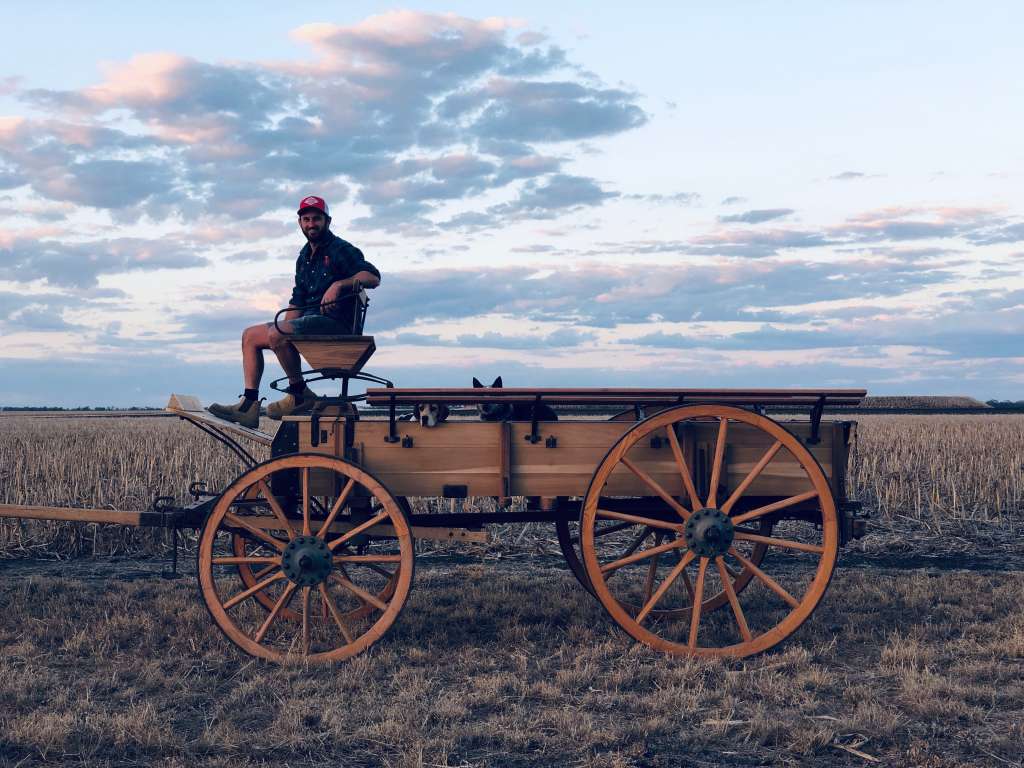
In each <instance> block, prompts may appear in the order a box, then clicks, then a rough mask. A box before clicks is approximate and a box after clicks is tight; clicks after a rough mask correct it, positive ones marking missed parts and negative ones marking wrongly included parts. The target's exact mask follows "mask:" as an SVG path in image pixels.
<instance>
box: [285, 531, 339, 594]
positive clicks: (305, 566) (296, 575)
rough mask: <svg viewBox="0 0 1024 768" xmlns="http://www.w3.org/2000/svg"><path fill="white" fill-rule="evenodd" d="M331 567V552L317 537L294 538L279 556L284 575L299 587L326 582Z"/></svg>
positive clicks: (313, 585)
mask: <svg viewBox="0 0 1024 768" xmlns="http://www.w3.org/2000/svg"><path fill="white" fill-rule="evenodd" d="M332 566H333V555H332V552H331V550H330V549H328V548H327V543H326V542H325V541H324V540H323V539H321V538H319V537H317V536H296V537H295V538H294V539H292V540H291V541H290V542H288V546H286V547H285V549H284V553H283V554H282V555H281V569H282V570H283V571H284V575H285V576H286V577H287V578H288V580H289V581H291V582H292V583H293V584H296V585H298V586H300V587H315V586H316V585H317V584H319V583H321V582H323V581H326V580H327V577H328V575H330V573H331V567H332Z"/></svg>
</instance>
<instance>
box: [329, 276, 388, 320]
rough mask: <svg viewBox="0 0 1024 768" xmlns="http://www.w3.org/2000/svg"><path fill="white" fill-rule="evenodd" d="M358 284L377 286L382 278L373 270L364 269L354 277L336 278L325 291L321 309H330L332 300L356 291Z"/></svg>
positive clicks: (361, 285) (369, 286) (365, 286)
mask: <svg viewBox="0 0 1024 768" xmlns="http://www.w3.org/2000/svg"><path fill="white" fill-rule="evenodd" d="M357 285H358V286H359V287H360V288H376V287H377V286H378V285H380V278H379V277H378V276H377V275H375V274H373V272H367V271H366V270H362V271H360V272H356V273H355V274H354V275H352V277H346V278H344V279H343V280H335V281H334V282H333V283H331V286H330V287H329V288H328V289H327V290H326V291H324V298H323V301H321V302H320V311H321V312H326V311H328V310H329V309H330V308H331V304H332V302H335V301H337V300H338V299H339V298H341V297H342V296H344V295H346V294H349V293H354V292H355V291H356V286H357Z"/></svg>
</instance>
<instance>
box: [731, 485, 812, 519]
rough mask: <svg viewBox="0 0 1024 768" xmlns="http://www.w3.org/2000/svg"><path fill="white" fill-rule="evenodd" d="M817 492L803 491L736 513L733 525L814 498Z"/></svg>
mask: <svg viewBox="0 0 1024 768" xmlns="http://www.w3.org/2000/svg"><path fill="white" fill-rule="evenodd" d="M817 495H818V492H817V491H815V490H810V491H805V492H804V493H798V494H797V495H796V496H790V497H789V498H788V499H782V500H781V501H776V502H773V503H771V504H766V505H765V506H763V507H758V508H757V509H752V510H750V511H749V512H744V513H743V514H742V515H737V516H736V517H734V518H733V519H732V522H733V525H739V524H740V523H745V522H747V520H753V519H754V518H755V517H760V516H761V515H766V514H768V513H769V512H774V511H775V510H777V509H785V508H786V507H791V506H793V505H794V504H799V503H800V502H801V501H808V500H809V499H813V498H816V497H817Z"/></svg>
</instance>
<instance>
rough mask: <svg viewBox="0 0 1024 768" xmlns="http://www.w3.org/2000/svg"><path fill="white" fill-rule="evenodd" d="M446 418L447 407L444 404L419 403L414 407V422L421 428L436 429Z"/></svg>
mask: <svg viewBox="0 0 1024 768" xmlns="http://www.w3.org/2000/svg"><path fill="white" fill-rule="evenodd" d="M447 418H448V406H447V405H445V404H444V403H419V404H417V405H416V420H417V421H419V423H420V426H421V427H436V426H437V425H438V424H440V423H441V422H442V421H444V420H445V419H447Z"/></svg>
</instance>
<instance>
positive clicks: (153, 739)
mask: <svg viewBox="0 0 1024 768" xmlns="http://www.w3.org/2000/svg"><path fill="white" fill-rule="evenodd" d="M858 420H859V421H860V429H859V431H858V436H857V443H856V448H855V450H854V451H853V454H852V457H851V468H850V469H851V474H850V483H851V494H850V495H851V496H852V497H854V498H859V499H861V500H862V501H864V502H865V504H866V506H867V507H868V508H869V509H870V510H871V512H872V513H873V519H872V529H871V530H872V533H871V534H870V535H869V536H867V537H866V538H864V539H862V540H860V541H859V542H855V543H854V545H853V546H852V547H850V548H849V549H848V550H847V551H846V552H844V553H843V554H841V556H840V565H839V569H838V571H837V573H836V576H835V577H834V578H833V582H832V586H831V589H830V591H829V593H828V594H827V596H826V598H825V600H824V602H823V603H822V605H821V606H820V607H819V608H818V610H817V612H816V613H815V614H814V616H813V617H812V618H811V619H810V620H809V621H808V622H807V623H806V624H805V625H804V626H803V627H802V628H801V629H800V630H799V631H798V632H797V633H796V634H795V635H794V637H793V638H791V639H790V640H789V641H788V642H786V643H784V644H783V645H781V646H779V647H778V648H777V649H776V650H774V651H772V652H769V653H766V654H763V655H761V656H757V657H752V658H749V659H746V660H744V661H741V662H720V661H699V660H687V659H678V658H667V657H665V656H663V655H660V654H658V653H655V652H653V651H650V650H649V649H647V648H645V647H643V646H638V645H635V644H633V643H632V641H631V640H630V639H629V638H628V637H626V636H625V635H624V634H623V633H622V632H620V631H618V630H617V629H616V628H615V625H614V624H613V623H612V622H611V620H610V619H608V617H607V616H606V615H605V613H604V612H603V610H602V608H601V606H600V605H599V604H598V603H597V602H596V601H595V600H593V599H592V598H591V597H590V596H589V595H587V594H586V593H585V592H584V591H583V590H582V589H581V588H580V587H579V585H578V584H577V583H576V582H575V581H574V580H573V578H572V577H571V576H570V575H569V573H568V571H567V570H566V569H565V568H564V567H563V566H561V565H559V563H558V561H557V560H556V559H555V558H554V554H555V553H557V551H558V550H557V546H556V545H555V543H554V542H553V537H552V536H551V534H550V531H549V530H548V528H549V527H550V526H542V525H540V524H533V525H531V526H530V527H528V528H525V529H524V528H521V527H518V526H516V527H512V526H496V527H495V528H494V530H493V532H492V533H493V543H492V544H491V545H490V546H483V545H476V546H475V547H465V546H464V547H462V548H460V549H459V550H458V552H457V553H455V552H451V551H446V550H442V549H437V548H436V547H434V548H433V549H431V550H429V551H426V552H425V554H426V555H427V556H426V557H423V558H421V560H420V562H419V564H418V566H417V573H416V579H415V584H414V589H413V591H412V593H411V597H410V599H409V603H408V605H407V606H406V608H405V610H404V612H403V614H402V616H401V617H400V618H399V620H398V621H397V622H396V624H395V626H394V627H393V628H392V629H391V631H390V632H389V633H388V635H387V636H386V637H385V638H384V639H383V640H382V641H381V642H380V643H379V644H378V645H376V646H375V647H374V648H373V649H372V650H371V651H370V652H369V653H368V654H365V655H363V656H360V657H358V658H356V659H355V660H353V661H351V662H349V663H346V664H342V665H338V666H335V667H330V668H303V667H300V666H290V667H284V668H279V667H275V666H271V665H267V664H263V663H261V662H256V661H254V660H252V659H250V658H249V657H247V656H245V655H244V654H242V653H241V652H239V651H237V650H236V649H235V648H234V646H232V645H231V644H229V643H228V642H227V641H226V640H225V639H224V638H223V637H222V636H221V635H220V633H219V631H218V630H217V629H216V627H215V626H214V624H213V623H212V622H211V620H210V618H209V616H208V614H207V612H206V609H205V608H204V607H203V604H202V602H201V601H200V599H199V596H198V594H197V590H196V587H195V578H194V575H192V576H186V577H185V578H182V579H180V580H177V581H165V580H163V579H161V578H160V577H159V570H160V568H161V567H162V562H161V561H159V560H158V559H153V558H152V557H150V558H149V559H140V560H138V561H137V562H136V561H135V560H132V559H122V560H120V561H119V562H111V561H110V560H109V559H108V556H109V555H111V554H114V555H118V556H120V557H121V558H125V557H128V558H135V557H138V558H145V557H146V556H147V555H150V556H151V555H154V554H159V553H161V552H162V546H163V543H164V542H163V536H164V534H163V533H162V532H159V531H127V530H123V529H118V528H113V527H105V528H104V527H97V526H72V525H67V524H55V523H35V522H33V523H17V522H12V521H9V520H0V553H2V555H3V556H4V557H6V558H7V559H6V560H0V605H3V606H4V611H3V614H2V616H0V700H2V701H3V702H4V703H3V705H0V765H12V766H13V765H37V764H43V763H49V762H63V763H67V764H81V765H86V764H88V765H110V766H114V765H118V766H122V765H152V764H157V765H168V766H171V765H189V766H191V765H209V766H228V765H230V766H235V765H271V764H274V765H305V764H338V765H353V766H430V765H437V766H492V765H498V766H504V765H512V766H518V765H522V766H535V765H542V766H543V765H558V766H561V765H595V766H598V765H607V766H660V765H665V766H686V765H695V766H704V765H707V766H712V765H734V766H754V765H810V766H816V765H821V766H824V765H869V764H871V765H873V764H883V765H899V766H929V767H931V766H935V767H936V768H939V767H945V766H961V765H978V766H989V765H991V766H997V765H1021V762H1020V761H1021V757H1020V755H1021V754H1024V545H1022V544H1021V539H1022V538H1024V537H1022V536H1021V530H1020V528H1021V524H1022V521H1024V510H1022V507H1024V491H1022V489H1024V469H1022V463H1024V462H1022V458H1024V457H1022V455H1021V453H1022V452H1021V446H1022V445H1024V441H1022V438H1024V417H1018V416H928V417H921V416H867V417H859V418H858ZM0 422H2V427H3V429H2V431H0V502H6V503H25V504H72V505H79V506H109V507H112V508H126V509H144V508H145V507H146V506H147V505H148V503H149V501H150V500H151V499H152V497H153V496H155V495H157V494H158V493H162V494H173V495H175V496H176V497H177V499H178V500H179V501H182V500H184V498H185V497H186V496H187V494H186V493H185V490H186V488H187V486H188V483H190V482H192V481H194V480H207V481H209V483H210V485H211V486H212V487H221V486H223V485H224V484H226V483H227V482H228V481H229V480H230V479H231V478H233V477H234V476H235V474H237V472H238V470H239V465H238V463H237V461H236V460H234V459H233V458H232V457H231V456H230V454H228V453H227V451H226V450H223V449H221V448H220V447H218V446H216V445H215V444H214V443H213V442H212V441H210V440H209V439H208V438H207V437H206V436H204V435H202V434H199V433H198V432H196V431H194V430H191V429H190V428H188V427H187V426H186V425H184V424H181V423H180V422H178V421H176V420H171V419H145V418H138V419H110V420H108V419H89V420H84V419H82V420H76V419H47V420H46V421H45V422H43V421H41V420H34V419H32V418H31V417H24V416H18V417H9V416H3V417H0ZM94 553H95V554H96V555H98V556H99V557H98V558H90V557H78V558H76V559H73V560H70V561H64V562H55V561H54V560H52V559H51V560H50V561H49V562H42V563H41V562H40V561H39V559H38V558H39V557H44V558H67V557H71V556H75V555H87V556H88V555H92V554H94ZM186 557H191V555H187V556H186ZM844 564H845V566H846V567H844ZM185 567H186V569H189V568H191V569H192V570H193V571H194V566H193V565H192V560H187V561H186V563H185Z"/></svg>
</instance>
